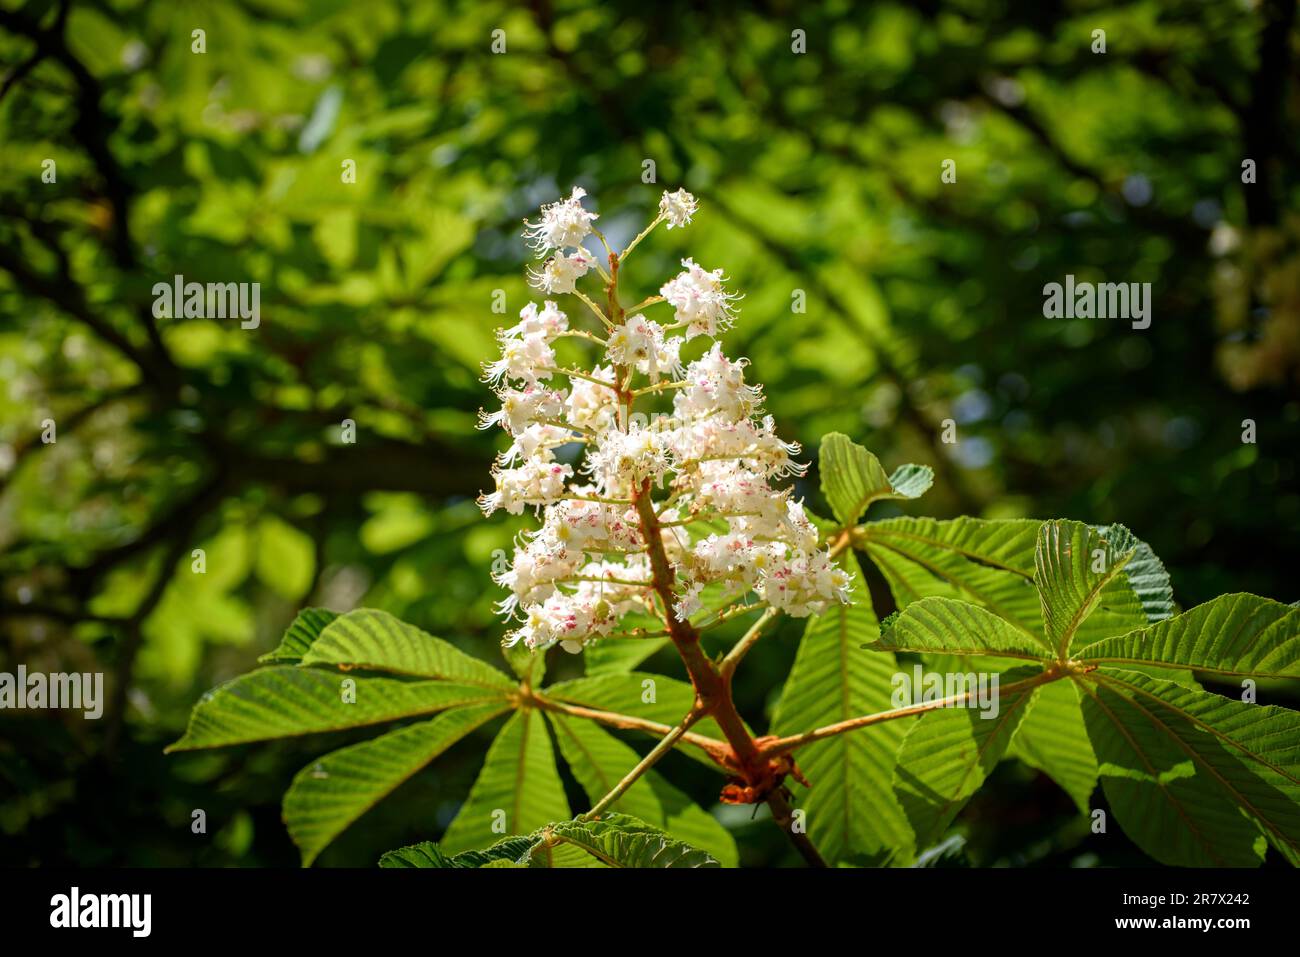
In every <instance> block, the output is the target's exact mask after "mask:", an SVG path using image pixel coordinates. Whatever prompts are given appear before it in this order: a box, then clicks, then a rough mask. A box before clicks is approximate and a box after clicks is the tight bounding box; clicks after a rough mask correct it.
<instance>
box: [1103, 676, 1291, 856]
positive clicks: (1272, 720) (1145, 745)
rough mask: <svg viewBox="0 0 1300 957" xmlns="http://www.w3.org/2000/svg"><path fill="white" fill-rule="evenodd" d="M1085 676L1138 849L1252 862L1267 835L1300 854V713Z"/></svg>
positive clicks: (1122, 815) (1135, 679) (1147, 681)
mask: <svg viewBox="0 0 1300 957" xmlns="http://www.w3.org/2000/svg"><path fill="white" fill-rule="evenodd" d="M1078 683H1079V686H1080V691H1081V696H1082V698H1083V713H1084V720H1085V721H1086V723H1087V727H1088V735H1089V737H1090V738H1091V739H1092V743H1093V747H1094V748H1095V750H1096V753H1097V759H1098V762H1099V763H1100V770H1101V780H1102V787H1103V788H1104V789H1105V791H1106V797H1107V799H1108V800H1109V801H1110V803H1111V807H1112V808H1113V809H1114V812H1115V817H1116V819H1117V820H1118V821H1119V822H1120V824H1121V825H1123V827H1124V830H1125V832H1126V833H1127V834H1128V835H1129V836H1130V837H1131V838H1133V840H1134V842H1135V843H1137V844H1138V846H1139V847H1141V848H1142V850H1143V851H1145V852H1146V853H1147V854H1150V855H1151V856H1152V857H1154V858H1155V859H1156V860H1158V861H1161V862H1162V863H1165V864H1172V865H1181V866H1206V865H1210V866H1252V865H1256V864H1258V863H1259V862H1260V860H1261V859H1262V857H1263V852H1264V842H1265V837H1264V836H1265V835H1267V837H1268V839H1269V840H1271V841H1272V842H1273V843H1274V844H1275V845H1276V846H1278V847H1279V849H1280V850H1281V851H1282V852H1283V853H1284V855H1285V856H1287V857H1288V859H1290V860H1291V861H1292V862H1295V861H1296V860H1297V857H1300V714H1297V713H1296V712H1294V711H1288V710H1286V709H1284V708H1276V707H1271V706H1267V705H1258V704H1246V703H1244V702H1240V701H1234V700H1232V699H1231V698H1223V697H1220V696H1218V695H1212V694H1206V693H1205V692H1202V691H1198V690H1195V689H1190V688H1187V687H1186V686H1184V685H1180V684H1176V683H1174V682H1170V681H1162V680H1160V679H1158V678H1152V677H1150V676H1149V675H1144V674H1139V673H1137V672H1132V671H1124V670H1121V669H1117V668H1115V669H1112V668H1102V669H1099V670H1098V671H1096V672H1092V673H1091V674H1089V675H1087V676H1086V680H1079V682H1078ZM1261 829H1262V833H1261Z"/></svg>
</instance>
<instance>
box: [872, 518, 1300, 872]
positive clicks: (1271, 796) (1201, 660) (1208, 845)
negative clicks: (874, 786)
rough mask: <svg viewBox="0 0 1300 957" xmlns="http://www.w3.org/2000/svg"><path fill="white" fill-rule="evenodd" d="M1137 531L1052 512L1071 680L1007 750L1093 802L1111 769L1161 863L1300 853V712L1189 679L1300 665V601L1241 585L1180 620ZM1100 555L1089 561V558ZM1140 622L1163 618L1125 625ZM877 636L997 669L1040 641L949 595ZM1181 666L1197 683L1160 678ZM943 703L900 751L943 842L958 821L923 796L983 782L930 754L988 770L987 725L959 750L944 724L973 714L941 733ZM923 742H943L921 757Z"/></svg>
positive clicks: (1114, 786)
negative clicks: (983, 749)
mask: <svg viewBox="0 0 1300 957" xmlns="http://www.w3.org/2000/svg"><path fill="white" fill-rule="evenodd" d="M1135 541H1136V540H1135V539H1132V537H1131V536H1129V535H1128V533H1127V532H1126V530H1124V529H1122V528H1120V527H1118V526H1114V527H1111V528H1109V529H1106V530H1105V534H1104V536H1103V534H1102V533H1100V532H1098V531H1097V530H1095V529H1090V528H1087V527H1086V526H1082V525H1079V524H1078V523H1068V522H1048V523H1044V525H1043V527H1042V529H1041V532H1040V546H1039V549H1038V552H1039V555H1038V563H1037V564H1038V567H1039V569H1040V574H1039V579H1040V583H1041V585H1042V589H1041V595H1042V606H1043V611H1044V621H1045V627H1052V628H1054V629H1055V635H1056V638H1057V640H1058V642H1060V644H1059V645H1058V646H1057V648H1056V650H1055V651H1054V652H1047V651H1046V650H1044V651H1043V652H1040V654H1041V655H1042V664H1043V665H1044V666H1045V667H1050V668H1052V669H1053V670H1054V671H1055V672H1059V674H1060V675H1062V676H1068V678H1069V680H1068V681H1064V680H1061V679H1059V678H1058V679H1053V680H1052V681H1051V682H1049V683H1048V684H1045V685H1042V686H1041V687H1040V688H1039V690H1038V691H1037V693H1036V695H1035V698H1034V701H1033V703H1032V704H1031V705H1030V706H1029V709H1028V712H1027V716H1026V717H1025V718H1024V719H1023V720H1022V721H1021V722H1020V724H1019V726H1018V728H1017V729H1016V730H1015V732H1014V735H1013V736H1012V737H1011V739H1010V744H1009V747H1008V748H1007V751H1006V753H1007V754H1009V755H1012V756H1016V757H1020V758H1022V759H1024V760H1026V761H1027V762H1028V763H1030V764H1032V765H1034V766H1036V767H1039V768H1042V769H1043V770H1045V771H1046V772H1047V773H1049V774H1050V775H1051V776H1052V777H1053V778H1055V779H1056V780H1057V781H1058V782H1060V783H1061V785H1062V786H1063V787H1065V788H1066V790H1067V791H1068V792H1069V793H1070V794H1071V796H1072V797H1073V798H1074V800H1075V802H1076V804H1078V806H1079V807H1080V809H1081V810H1084V809H1085V808H1086V806H1087V804H1086V802H1087V800H1088V798H1089V796H1090V794H1091V792H1092V790H1093V787H1094V786H1095V784H1094V782H1095V781H1096V779H1097V777H1098V776H1100V778H1101V781H1102V784H1103V787H1104V789H1105V792H1106V795H1107V798H1108V800H1109V802H1110V804H1111V807H1112V809H1113V811H1114V814H1115V818H1116V820H1117V821H1118V822H1119V823H1120V824H1121V826H1123V827H1124V829H1125V831H1126V833H1128V834H1129V836H1130V837H1131V838H1132V839H1133V840H1134V842H1135V843H1137V844H1138V845H1139V846H1140V847H1141V848H1142V849H1143V850H1144V851H1145V852H1146V853H1148V854H1149V855H1151V856H1152V857H1153V858H1155V859H1157V860H1160V861H1162V862H1165V863H1171V864H1180V865H1207V864H1219V865H1250V864H1257V863H1259V861H1260V859H1261V857H1262V854H1263V849H1264V847H1265V846H1266V840H1267V842H1271V843H1272V844H1273V845H1274V846H1275V847H1277V848H1278V849H1279V851H1280V852H1281V853H1282V854H1283V855H1284V856H1286V857H1287V859H1288V860H1290V861H1292V862H1293V863H1300V714H1297V713H1296V712H1293V711H1288V710H1285V709H1281V708H1265V707H1263V706H1259V705H1254V704H1247V703H1244V702H1238V701H1234V700H1232V699H1229V698H1222V697H1219V696H1217V695H1213V694H1207V693H1206V692H1204V691H1202V690H1201V689H1200V688H1199V687H1197V686H1196V685H1195V684H1189V683H1183V682H1185V681H1186V678H1185V675H1186V672H1187V670H1190V669H1203V670H1206V671H1217V672H1219V673H1223V674H1231V675H1234V676H1244V675H1249V674H1260V675H1268V676H1278V677H1283V676H1290V675H1294V674H1295V673H1296V670H1295V669H1296V664H1295V653H1296V651H1295V650H1296V644H1297V630H1300V615H1297V614H1296V612H1297V609H1295V608H1294V607H1292V606H1286V605H1281V604H1280V603H1277V602H1270V601H1268V600H1267V599H1261V598H1257V597H1255V596H1250V595H1229V596H1224V597H1222V598H1219V599H1215V600H1214V601H1212V602H1208V603H1206V605H1203V606H1200V607H1199V608H1194V609H1192V610H1191V611H1189V612H1186V613H1184V614H1183V615H1179V616H1177V617H1174V618H1168V617H1166V614H1167V609H1168V602H1167V600H1166V597H1165V595H1166V593H1167V589H1166V585H1165V578H1166V576H1165V575H1164V572H1163V567H1162V566H1158V563H1156V562H1155V560H1154V557H1153V556H1152V557H1151V558H1149V559H1146V558H1144V556H1143V549H1142V548H1141V545H1140V543H1138V545H1137V546H1135V545H1134V544H1133V543H1134V542H1135ZM1085 554H1086V556H1087V559H1088V561H1086V562H1084V561H1080V560H1079V557H1080V556H1081V555H1085ZM1125 560H1127V561H1128V562H1132V561H1134V560H1136V561H1138V562H1139V565H1142V564H1145V566H1146V568H1145V571H1143V572H1142V575H1141V576H1140V577H1139V578H1138V579H1137V580H1136V581H1133V582H1130V581H1129V580H1128V579H1127V577H1126V575H1125V574H1124V571H1123V570H1124V568H1125V567H1126V565H1125V564H1123V562H1124V561H1125ZM1094 562H1095V563H1096V564H1095V565H1094ZM1117 566H1118V567H1119V573H1118V574H1114V572H1115V570H1116V567H1117ZM1143 576H1144V577H1143ZM1139 592H1141V593H1142V595H1143V597H1142V598H1139V597H1138V595H1139ZM1149 619H1155V620H1154V621H1149ZM1098 620H1100V624H1098V623H1097V622H1098ZM1134 620H1140V621H1143V622H1149V623H1145V624H1143V625H1142V626H1141V627H1137V628H1131V629H1130V630H1127V631H1125V632H1123V633H1120V634H1115V633H1113V632H1112V631H1111V629H1113V628H1114V627H1115V626H1116V624H1117V623H1127V622H1132V621H1134ZM1099 631H1100V632H1102V633H1105V632H1111V633H1110V634H1109V636H1106V637H1102V638H1100V639H1099V640H1097V641H1094V642H1092V643H1091V644H1087V645H1083V644H1082V641H1081V639H1080V636H1082V635H1088V634H1090V633H1096V632H1099ZM875 647H881V648H886V649H889V650H909V651H919V652H922V653H926V654H927V656H931V655H938V654H943V653H948V654H952V653H956V654H960V655H963V656H964V657H963V658H961V659H957V661H955V662H954V661H952V660H951V659H949V662H950V663H949V664H947V665H941V666H942V667H954V668H955V667H965V666H966V663H971V664H973V665H975V666H976V667H980V668H983V669H984V670H997V669H998V668H999V667H1000V662H1001V661H1004V660H1005V658H1004V657H1003V656H1006V655H1008V654H1011V655H1012V656H1015V655H1020V656H1022V657H1032V651H1033V649H1032V647H1029V646H1025V645H1023V644H1022V643H1021V639H1020V638H1019V636H1018V634H1017V631H1016V629H1015V628H1014V626H1013V625H1012V624H1011V623H1008V622H1004V623H1001V624H999V623H997V620H996V618H995V616H993V615H991V614H990V613H989V612H987V611H984V610H982V609H977V608H974V607H973V606H970V605H964V606H963V605H962V604H961V603H957V602H952V601H951V600H950V599H943V598H925V599H922V600H920V601H916V602H913V603H912V604H911V605H909V606H908V607H907V608H906V609H904V611H903V612H902V613H901V614H899V615H898V616H897V617H896V618H895V619H894V620H893V621H892V622H891V627H890V629H889V630H888V633H887V634H886V635H885V636H884V637H883V638H882V639H881V641H880V642H878V643H876V644H875ZM1067 648H1071V649H1072V650H1071V651H1069V652H1067V651H1066V649H1067ZM1058 658H1059V660H1058ZM927 660H940V659H930V658H928V659H927ZM1114 665H1129V666H1131V667H1129V668H1127V669H1123V668H1119V667H1113V666H1114ZM1170 668H1174V669H1183V670H1182V671H1180V672H1176V674H1178V675H1179V676H1180V678H1181V679H1182V680H1180V681H1170V680H1166V679H1165V678H1164V677H1162V676H1161V673H1160V672H1161V671H1162V670H1165V669H1170ZM1151 672H1156V673H1154V674H1153V673H1151ZM1002 680H1004V681H1005V680H1006V675H1003V679H1002ZM940 713H941V712H932V713H930V714H927V715H926V716H925V717H924V718H922V719H921V721H920V722H917V725H916V727H915V728H914V729H913V731H912V732H911V733H910V734H909V739H910V738H911V734H916V735H918V737H917V738H916V739H915V740H914V741H912V744H911V745H910V746H909V745H907V744H905V745H904V753H903V754H902V755H900V762H899V769H900V770H899V783H900V796H901V797H902V798H903V802H904V806H905V807H906V808H908V810H909V819H910V820H911V822H912V824H913V825H914V826H915V827H917V828H919V829H921V836H920V839H923V840H932V839H933V838H935V837H936V836H937V831H936V829H935V828H941V827H942V826H943V822H942V820H939V822H938V823H937V824H936V825H935V826H934V827H932V828H929V829H927V828H926V827H925V821H924V817H923V815H919V814H918V812H917V811H916V806H917V803H918V801H921V799H922V798H925V797H927V796H928V797H930V798H931V800H929V801H928V802H926V801H921V804H922V807H923V808H924V807H925V806H926V805H927V804H928V805H933V806H940V805H941V802H942V801H943V800H946V799H947V796H948V795H955V800H956V801H957V802H958V803H959V802H960V801H961V800H963V799H964V797H965V796H968V795H966V794H965V793H964V790H968V789H955V788H953V787H951V786H949V787H947V788H946V789H945V788H943V787H932V786H930V785H929V782H927V781H925V779H924V777H925V775H924V772H925V771H926V770H927V767H928V765H927V764H926V763H925V761H924V760H923V758H924V757H927V756H929V757H932V758H933V759H934V761H935V766H934V769H933V770H932V772H931V773H934V774H939V773H940V771H942V773H943V774H944V775H946V776H947V777H946V778H945V780H947V781H949V782H951V781H952V780H954V779H957V778H958V777H960V778H961V779H963V780H965V779H966V778H967V776H969V775H970V774H971V773H976V774H977V775H979V769H978V768H975V769H972V767H971V765H972V763H973V761H974V756H975V755H976V753H977V750H976V749H975V748H973V747H970V746H969V744H970V742H971V741H974V740H976V738H977V736H978V731H979V728H978V726H976V727H975V728H974V730H973V731H972V732H971V734H970V735H969V736H968V737H969V740H968V741H966V742H965V743H966V744H967V745H968V746H967V747H965V748H962V747H959V746H958V745H959V744H961V743H962V742H961V740H960V738H958V737H957V736H956V734H955V731H954V732H953V736H954V739H955V740H956V744H954V745H953V746H952V747H950V748H948V749H946V750H945V749H944V748H943V747H941V745H943V744H946V743H948V742H947V741H946V739H945V738H944V736H943V735H941V733H940V732H942V731H943V730H944V728H945V727H947V726H948V725H949V724H952V726H953V728H956V727H958V725H957V724H956V722H955V721H954V719H953V718H952V717H948V718H942V719H940V720H939V721H938V722H935V724H936V726H937V727H936V728H935V729H934V730H932V732H931V734H932V735H933V736H934V738H935V739H936V741H937V742H938V743H937V744H930V742H928V741H927V738H926V737H925V736H924V732H923V730H921V729H922V728H923V726H924V725H925V724H926V723H927V722H930V721H932V718H933V716H934V715H936V714H940ZM1085 736H1086V737H1085ZM922 744H930V748H929V749H928V750H926V751H925V752H922V750H921V745H922ZM995 745H996V742H995ZM918 767H919V768H920V769H921V770H920V772H918V771H917V768H918ZM908 776H911V777H914V778H916V779H919V783H917V781H911V780H909V777H908ZM909 786H910V791H911V793H909V792H908V788H909Z"/></svg>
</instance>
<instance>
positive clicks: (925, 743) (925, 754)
mask: <svg viewBox="0 0 1300 957" xmlns="http://www.w3.org/2000/svg"><path fill="white" fill-rule="evenodd" d="M1038 673H1039V669H1036V668H1017V669H1013V670H1011V671H1008V672H1006V673H1004V674H1001V675H999V676H998V680H999V682H1000V684H1005V685H1010V684H1013V683H1015V682H1017V681H1021V680H1024V679H1026V678H1030V677H1032V676H1034V675H1036V674H1038ZM986 687H987V686H986ZM971 690H973V689H971ZM915 691H916V689H914V694H915ZM1035 692H1036V689H1035V688H1034V687H1025V688H1017V689H1010V690H1006V691H1005V692H1004V693H1002V694H1001V695H1000V696H998V697H997V699H996V705H994V706H991V707H990V708H989V709H988V712H987V713H986V712H984V711H981V710H980V709H979V708H978V707H977V706H975V703H974V702H972V704H971V706H967V707H954V708H938V709H936V710H934V711H929V712H927V713H925V714H924V715H922V716H921V718H920V720H918V721H915V722H912V726H911V728H910V729H909V730H908V732H907V737H906V738H905V739H904V740H903V746H902V749H901V750H900V751H899V754H898V763H897V765H896V766H895V768H894V778H893V784H894V792H895V794H896V795H897V796H898V801H899V804H901V805H902V807H903V811H904V813H906V815H907V820H908V822H909V823H910V824H911V826H912V830H913V832H914V833H915V835H916V842H917V845H918V846H920V847H927V846H929V845H931V844H934V843H935V842H936V841H938V840H939V838H941V837H942V836H943V833H944V831H945V830H946V829H947V827H948V825H949V824H950V823H952V820H953V818H954V817H956V816H957V812H958V811H960V810H961V808H962V806H963V805H964V804H965V803H966V801H967V800H968V799H969V798H970V797H971V795H973V794H974V793H975V791H976V790H977V789H978V788H979V786H980V785H981V784H982V783H983V781H984V778H985V777H986V776H987V775H988V773H989V772H990V771H991V770H992V769H993V766H994V765H996V764H997V763H998V761H1000V760H1001V759H1002V756H1003V754H1004V753H1005V752H1006V750H1007V746H1008V745H1009V744H1010V743H1011V740H1012V737H1013V736H1014V735H1015V733H1016V729H1017V728H1018V727H1019V725H1020V722H1021V720H1022V719H1023V718H1024V716H1025V713H1026V711H1027V710H1028V708H1029V706H1030V703H1031V702H1032V700H1033V698H1034V694H1035ZM917 703H919V702H917Z"/></svg>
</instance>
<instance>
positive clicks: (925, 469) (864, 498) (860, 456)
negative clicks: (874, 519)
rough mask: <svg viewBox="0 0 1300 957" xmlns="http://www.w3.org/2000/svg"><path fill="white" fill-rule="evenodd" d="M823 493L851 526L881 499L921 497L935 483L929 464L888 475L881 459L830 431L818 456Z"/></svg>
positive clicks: (843, 522) (845, 522)
mask: <svg viewBox="0 0 1300 957" xmlns="http://www.w3.org/2000/svg"><path fill="white" fill-rule="evenodd" d="M817 467H818V470H819V471H820V473H821V484H822V495H824V496H825V498H826V501H827V502H828V503H829V504H830V507H831V511H832V512H833V513H834V515H835V517H836V518H837V519H838V520H839V522H840V524H841V525H845V526H848V525H852V524H854V523H855V522H857V520H858V516H860V515H861V514H862V513H863V512H865V511H866V510H867V506H869V505H870V504H871V503H872V502H875V501H877V500H879V499H886V498H894V499H907V498H919V497H920V496H921V495H922V494H923V493H924V492H925V491H926V489H928V488H929V487H930V485H931V483H933V482H934V470H933V469H931V468H930V467H929V466H926V465H904V466H902V467H901V468H899V469H897V470H895V472H894V474H893V475H886V474H885V470H884V467H883V466H881V464H880V460H879V459H877V458H876V457H875V456H874V455H872V454H871V453H870V452H868V451H867V450H866V449H864V448H863V447H862V446H860V445H858V444H857V443H855V442H853V441H852V440H850V439H849V437H848V436H847V435H843V434H842V433H839V432H830V433H827V435H826V436H824V437H823V438H822V444H821V451H820V452H819V453H818V457H817Z"/></svg>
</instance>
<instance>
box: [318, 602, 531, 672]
mask: <svg viewBox="0 0 1300 957" xmlns="http://www.w3.org/2000/svg"><path fill="white" fill-rule="evenodd" d="M302 663H303V664H304V665H315V664H326V665H347V666H349V667H353V668H368V669H372V670H375V671H389V672H393V673H395V674H403V675H415V676H417V677H422V678H444V679H447V680H448V681H456V682H459V683H460V684H468V685H479V686H481V687H484V688H492V689H494V690H502V691H513V690H514V687H515V685H514V682H512V681H511V680H510V679H509V678H508V677H507V676H506V675H505V674H503V673H502V672H501V671H499V670H497V669H496V668H493V667H492V666H491V665H489V664H488V663H487V662H485V661H480V660H479V659H477V658H473V657H471V656H470V655H467V654H465V652H463V651H461V650H460V649H458V648H456V647H455V646H454V645H451V644H450V643H448V642H446V641H443V640H442V639H441V638H435V637H433V636H432V635H429V634H426V633H425V632H423V631H421V630H420V629H419V628H416V627H415V626H414V625H408V624H407V623H406V622H404V621H401V620H399V619H397V618H394V617H393V616H392V615H390V614H388V613H387V612H384V611H376V610H374V609H371V608H360V609H358V610H356V611H351V612H348V613H347V614H346V615H343V616H341V617H340V618H338V619H336V620H335V621H333V622H331V623H330V624H329V625H327V626H326V627H325V630H324V631H322V632H321V635H320V637H319V638H317V639H316V642H315V643H314V644H313V645H312V646H311V647H310V648H309V649H308V650H307V652H306V653H305V654H304V655H303V658H302Z"/></svg>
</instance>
